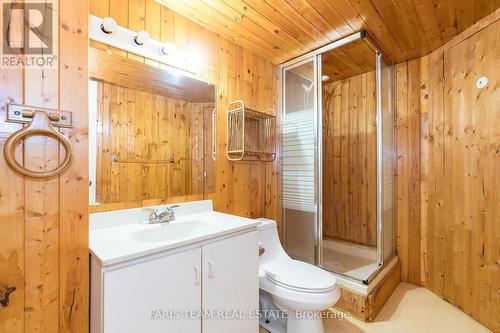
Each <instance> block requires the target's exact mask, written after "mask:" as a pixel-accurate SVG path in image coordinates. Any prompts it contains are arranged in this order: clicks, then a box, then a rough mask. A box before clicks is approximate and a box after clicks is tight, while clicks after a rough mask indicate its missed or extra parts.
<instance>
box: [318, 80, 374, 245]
mask: <svg viewBox="0 0 500 333" xmlns="http://www.w3.org/2000/svg"><path fill="white" fill-rule="evenodd" d="M375 116H376V110H375V72H368V73H364V74H360V75H356V76H352V77H350V78H346V79H343V80H339V81H335V82H332V83H329V84H326V85H324V86H323V149H324V151H323V157H324V158H323V235H324V236H326V237H329V238H336V239H340V240H344V241H350V242H356V243H359V244H363V245H368V246H376V244H377V183H376V178H377V154H376V151H377V134H376V123H375ZM374 180H375V181H374Z"/></svg>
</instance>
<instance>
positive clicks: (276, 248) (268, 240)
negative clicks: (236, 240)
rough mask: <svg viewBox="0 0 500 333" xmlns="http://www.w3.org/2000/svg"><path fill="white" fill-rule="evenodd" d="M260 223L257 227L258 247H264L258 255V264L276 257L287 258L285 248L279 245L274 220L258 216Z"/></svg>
mask: <svg viewBox="0 0 500 333" xmlns="http://www.w3.org/2000/svg"><path fill="white" fill-rule="evenodd" d="M258 220H259V221H260V222H261V224H260V225H259V226H258V227H257V229H258V230H259V242H260V247H262V248H264V250H265V252H264V254H262V255H261V256H260V265H263V264H265V263H267V262H269V261H271V260H275V259H278V258H283V257H285V258H288V255H287V254H286V252H285V250H284V249H283V247H282V246H281V242H280V240H279V237H278V227H277V225H276V221H273V220H269V219H264V218H260V219H258Z"/></svg>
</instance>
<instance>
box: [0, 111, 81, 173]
mask: <svg viewBox="0 0 500 333" xmlns="http://www.w3.org/2000/svg"><path fill="white" fill-rule="evenodd" d="M33 135H43V136H48V137H51V138H53V139H55V140H57V141H58V142H59V143H61V144H62V145H63V147H64V150H65V151H66V156H65V157H64V161H63V162H62V163H61V164H59V165H58V166H57V168H55V169H53V170H49V171H42V172H38V171H33V170H29V169H26V168H25V167H23V166H22V165H21V164H19V162H18V161H17V160H16V156H15V149H16V145H17V143H18V142H19V141H20V140H22V139H25V138H27V137H29V136H33ZM3 155H4V156H5V161H6V162H7V164H8V165H9V166H10V167H11V169H12V170H14V171H15V172H17V173H19V174H21V175H23V176H26V177H31V178H48V177H54V176H57V175H59V174H60V173H62V172H63V171H64V170H66V169H67V168H68V166H69V164H70V162H71V145H70V143H69V141H68V140H67V139H66V138H65V137H64V135H62V134H61V133H59V131H57V130H56V129H55V128H54V127H53V126H52V124H51V123H50V119H49V115H48V114H47V113H46V112H45V111H35V112H34V114H33V120H32V121H31V123H30V124H29V125H28V126H26V127H23V128H21V129H20V130H19V131H17V132H14V133H13V134H12V135H11V136H10V137H9V138H8V139H7V141H5V145H4V147H3Z"/></svg>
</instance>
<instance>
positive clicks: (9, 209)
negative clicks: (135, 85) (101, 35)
mask: <svg viewBox="0 0 500 333" xmlns="http://www.w3.org/2000/svg"><path fill="white" fill-rule="evenodd" d="M52 6H53V7H52ZM45 10H46V11H47V12H48V11H51V10H54V13H55V14H54V16H53V17H54V19H55V24H56V25H57V28H56V29H55V31H56V34H55V35H53V43H54V47H55V49H54V52H55V54H56V55H57V64H56V65H55V66H54V67H52V68H35V67H31V68H25V69H2V70H1V71H0V103H1V105H0V146H1V147H3V144H4V142H5V140H6V139H7V138H8V137H9V136H10V135H11V134H12V133H13V132H14V131H16V130H18V129H19V128H20V127H21V125H18V124H15V125H14V124H9V123H6V122H5V118H6V116H5V112H6V109H7V104H8V103H11V102H15V103H19V104H30V105H33V106H38V107H48V108H56V109H59V108H60V109H63V110H68V111H71V112H73V121H74V128H72V129H64V130H61V132H62V133H63V135H64V136H65V137H66V138H67V139H68V140H69V141H70V143H71V148H72V152H73V161H72V163H71V165H70V167H69V168H68V169H67V170H66V171H65V172H63V173H62V174H61V175H59V176H56V177H52V178H50V179H41V180H34V179H29V178H27V177H22V176H20V175H18V174H16V173H14V172H13V171H11V169H10V168H9V167H8V166H7V165H6V163H5V160H4V158H3V157H2V158H0V285H1V286H2V287H12V286H14V287H16V288H17V290H16V291H15V292H14V293H13V294H11V297H10V304H9V306H8V307H6V308H2V311H0V332H9V333H10V332H12V333H20V332H54V333H57V332H74V333H77V332H82V333H84V332H88V306H89V303H88V170H87V165H88V143H87V133H88V131H87V128H88V114H87V113H88V98H87V87H88V81H87V80H88V78H87V48H88V33H87V31H88V29H87V21H88V3H87V2H86V1H76V0H75V1H74V0H64V1H54V3H53V5H52V4H47V7H46V8H45ZM46 28H47V30H50V27H46ZM42 30H43V29H42ZM62 150H63V149H62V148H61V147H59V145H58V144H56V143H55V142H54V141H52V140H48V139H46V138H45V137H40V136H33V137H30V138H29V139H27V140H25V142H24V144H20V145H19V146H18V148H17V152H18V156H17V160H18V161H20V163H23V164H24V166H25V167H28V168H31V169H34V170H37V171H45V170H49V169H51V168H53V167H54V166H55V165H56V164H58V162H59V161H60V160H61V158H63V154H64V153H63V152H62Z"/></svg>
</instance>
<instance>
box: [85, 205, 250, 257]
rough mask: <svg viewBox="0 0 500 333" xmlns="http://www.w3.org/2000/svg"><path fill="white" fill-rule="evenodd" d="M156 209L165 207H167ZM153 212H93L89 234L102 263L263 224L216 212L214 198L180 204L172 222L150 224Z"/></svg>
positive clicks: (163, 249) (140, 255)
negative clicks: (149, 219)
mask: <svg viewBox="0 0 500 333" xmlns="http://www.w3.org/2000/svg"><path fill="white" fill-rule="evenodd" d="M156 209H158V210H159V211H164V210H165V207H163V206H157V207H156ZM149 215H150V213H149V212H145V211H144V210H143V209H142V208H131V209H123V210H116V211H110V212H102V213H94V214H92V215H91V216H90V217H91V219H90V235H89V242H90V244H89V245H90V246H89V247H90V253H91V254H92V256H93V257H94V258H95V259H96V260H97V261H98V262H99V263H100V264H101V265H103V266H109V265H114V264H118V263H121V262H125V261H128V260H132V259H137V258H141V257H145V256H149V255H152V254H156V253H165V252H168V251H171V250H174V249H178V248H181V247H187V246H191V245H193V244H196V243H200V242H205V241H209V240H213V239H216V238H220V237H225V236H227V235H230V234H235V233H239V232H242V231H244V230H252V229H253V230H257V225H259V224H260V222H258V221H256V220H250V219H247V218H244V217H239V216H234V215H229V214H224V213H219V212H214V211H213V208H212V202H211V201H210V200H204V201H193V202H186V203H181V204H179V207H177V208H175V217H176V218H175V220H174V221H172V222H167V223H160V224H148V223H146V221H147V220H148V216H149Z"/></svg>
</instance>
